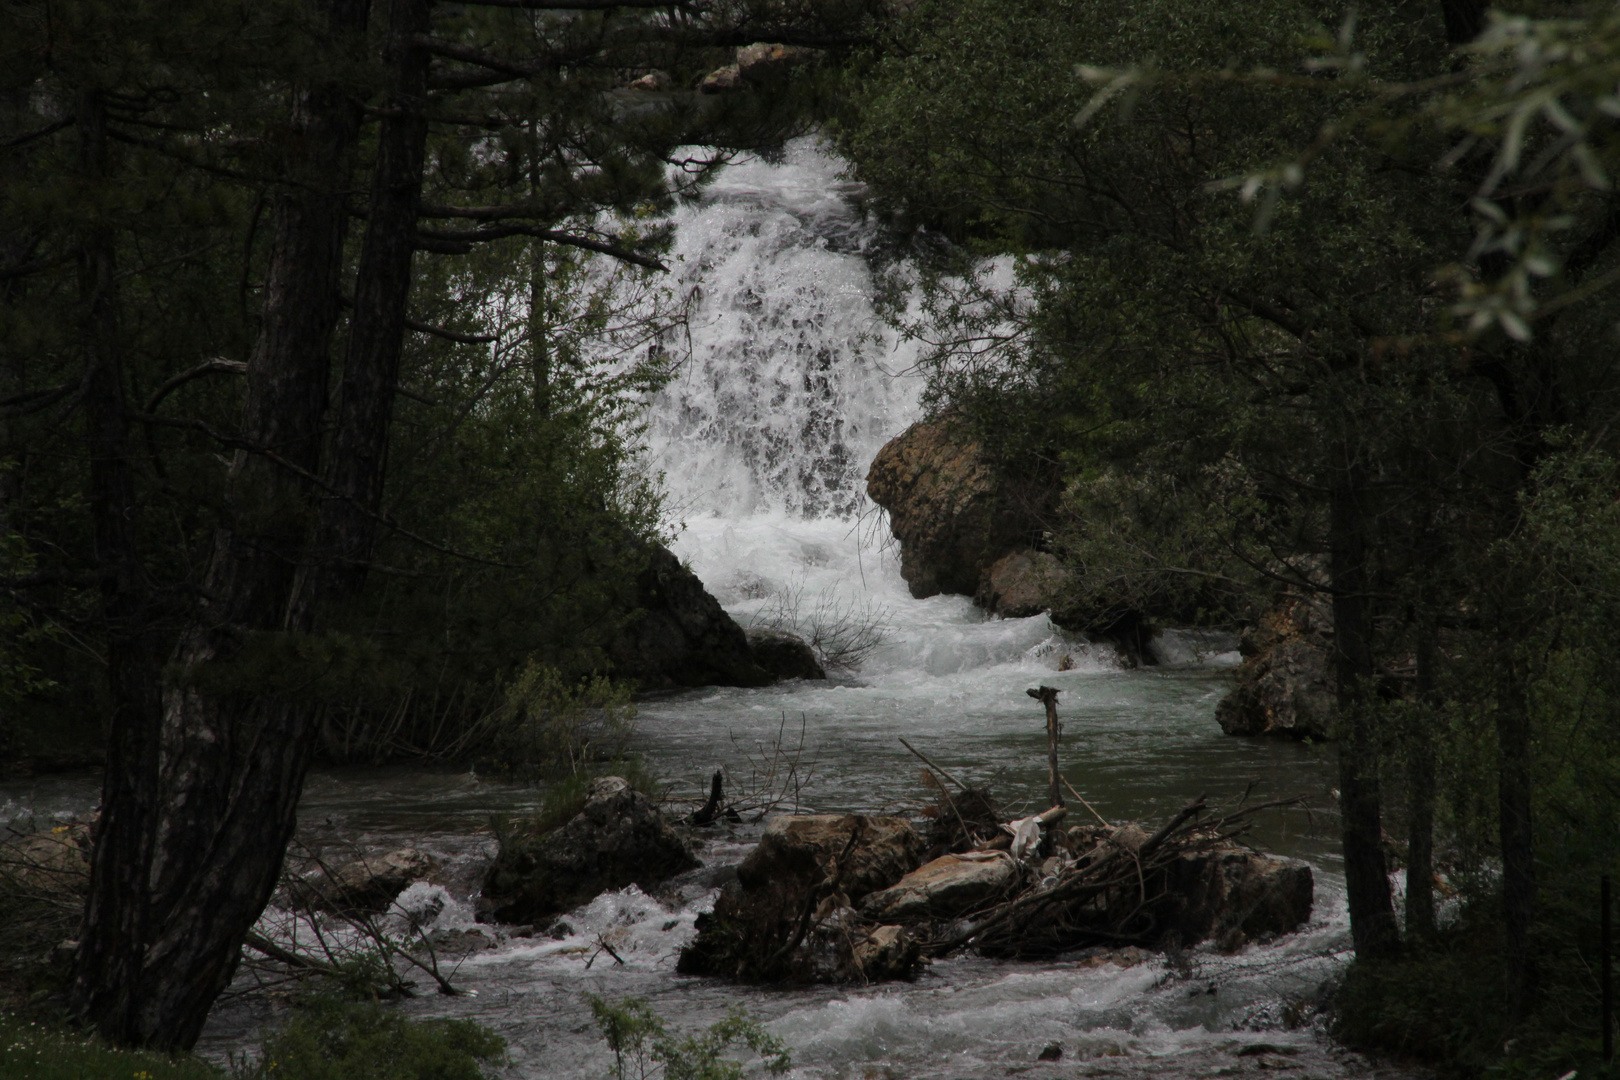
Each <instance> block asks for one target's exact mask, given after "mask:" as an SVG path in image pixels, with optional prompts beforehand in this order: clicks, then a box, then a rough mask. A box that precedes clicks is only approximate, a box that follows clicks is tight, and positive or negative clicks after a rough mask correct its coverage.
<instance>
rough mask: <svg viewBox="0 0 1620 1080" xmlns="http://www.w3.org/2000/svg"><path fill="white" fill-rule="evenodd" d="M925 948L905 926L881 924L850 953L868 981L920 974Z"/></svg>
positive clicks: (882, 980) (905, 977)
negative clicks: (918, 970)
mask: <svg viewBox="0 0 1620 1080" xmlns="http://www.w3.org/2000/svg"><path fill="white" fill-rule="evenodd" d="M921 955H922V949H921V947H920V946H919V945H918V943H917V940H916V939H915V938H913V937H912V936H911V934H910V933H909V932H907V930H906V929H905V927H902V926H879V927H877V928H876V929H875V930H871V931H869V932H868V933H867V934H866V936H865V938H864V939H863V940H861V941H860V943H859V944H857V945H856V946H855V947H854V948H853V949H852V950H851V952H850V958H851V961H852V963H853V964H854V966H855V968H856V970H858V971H859V972H860V974H861V976H862V978H864V979H865V981H867V982H886V981H888V980H890V979H909V978H911V977H912V975H914V974H915V973H916V970H917V966H918V962H919V959H920V957H921Z"/></svg>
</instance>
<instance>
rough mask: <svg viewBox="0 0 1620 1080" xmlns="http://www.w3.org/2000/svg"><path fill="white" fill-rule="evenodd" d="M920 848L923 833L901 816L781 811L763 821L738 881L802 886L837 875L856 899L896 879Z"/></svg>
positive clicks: (845, 890) (913, 862) (739, 869)
mask: <svg viewBox="0 0 1620 1080" xmlns="http://www.w3.org/2000/svg"><path fill="white" fill-rule="evenodd" d="M922 852H923V841H922V837H920V836H918V835H917V832H916V830H915V829H913V828H912V827H911V822H909V821H907V820H906V819H905V818H902V817H867V816H866V815H864V814H792V815H788V814H784V815H781V816H779V817H774V818H772V819H771V820H770V821H768V822H766V824H765V833H764V835H763V836H761V837H760V840H759V846H758V847H756V848H754V850H753V851H751V852H749V853H748V857H747V858H745V859H743V861H742V863H741V864H740V865H739V866H738V867H737V880H738V881H739V882H741V883H742V886H743V888H744V889H757V888H760V887H762V886H764V885H767V884H770V883H775V882H784V881H792V882H794V883H796V884H798V886H799V887H800V888H801V889H803V888H809V887H813V886H815V885H816V884H818V883H819V882H821V881H822V879H824V878H836V880H837V883H838V887H839V890H840V891H841V892H842V893H843V894H844V895H846V896H848V897H849V898H850V900H851V901H858V900H860V899H861V898H862V897H863V896H865V895H867V894H868V893H873V892H877V891H878V890H879V889H886V888H888V887H889V886H890V885H893V884H894V883H895V882H897V881H899V880H900V879H901V878H902V877H904V876H905V875H906V874H907V873H908V872H910V870H911V869H912V868H913V867H914V866H916V865H917V863H918V861H919V860H920V859H921V858H922Z"/></svg>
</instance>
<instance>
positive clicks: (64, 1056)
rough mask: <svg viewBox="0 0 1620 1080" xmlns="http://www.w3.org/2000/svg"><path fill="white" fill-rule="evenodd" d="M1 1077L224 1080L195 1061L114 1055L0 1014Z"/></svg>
mask: <svg viewBox="0 0 1620 1080" xmlns="http://www.w3.org/2000/svg"><path fill="white" fill-rule="evenodd" d="M0 1076H3V1077H5V1078H6V1080H224V1076H225V1074H224V1073H222V1072H221V1071H220V1070H219V1069H217V1068H215V1067H214V1066H212V1065H210V1064H209V1063H207V1062H206V1061H203V1060H201V1059H199V1058H193V1057H180V1058H170V1057H168V1056H166V1055H164V1054H155V1053H149V1052H142V1051H135V1050H114V1049H111V1048H110V1047H107V1046H104V1045H102V1044H101V1043H100V1042H97V1041H96V1040H95V1039H92V1038H87V1037H85V1036H83V1035H77V1034H72V1033H69V1032H65V1031H61V1030H58V1029H54V1028H49V1027H46V1026H44V1025H42V1024H38V1023H35V1022H33V1021H29V1020H24V1019H22V1018H20V1017H17V1016H14V1015H11V1014H0Z"/></svg>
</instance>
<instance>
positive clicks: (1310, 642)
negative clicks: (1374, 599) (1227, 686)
mask: <svg viewBox="0 0 1620 1080" xmlns="http://www.w3.org/2000/svg"><path fill="white" fill-rule="evenodd" d="M1239 648H1240V649H1241V651H1242V652H1243V655H1244V661H1243V663H1242V665H1241V666H1240V667H1239V668H1238V673H1237V684H1236V685H1235V686H1233V688H1232V690H1231V691H1230V692H1229V693H1228V694H1227V695H1226V697H1224V698H1222V699H1221V702H1220V704H1219V705H1217V706H1216V707H1215V719H1216V720H1217V721H1218V722H1219V723H1220V725H1221V730H1222V731H1224V732H1226V733H1227V734H1228V735H1288V736H1291V737H1293V738H1296V739H1302V738H1307V737H1308V738H1312V739H1327V738H1331V737H1332V732H1333V722H1334V715H1335V706H1334V688H1333V679H1332V676H1331V674H1330V659H1331V655H1332V649H1333V615H1332V609H1331V608H1330V607H1329V606H1328V604H1327V601H1326V600H1325V599H1324V598H1322V597H1318V596H1313V597H1298V596H1289V597H1285V598H1284V600H1283V601H1282V603H1280V604H1279V605H1278V606H1277V607H1276V608H1274V609H1273V610H1272V611H1270V612H1267V613H1266V615H1265V616H1264V617H1263V618H1262V619H1261V621H1260V625H1259V627H1258V628H1256V630H1254V631H1253V632H1251V633H1249V634H1245V635H1244V637H1243V640H1242V642H1241V643H1240V646H1239Z"/></svg>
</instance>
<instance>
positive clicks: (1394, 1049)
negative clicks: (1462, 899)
mask: <svg viewBox="0 0 1620 1080" xmlns="http://www.w3.org/2000/svg"><path fill="white" fill-rule="evenodd" d="M1591 914H1592V917H1591V919H1590V922H1591V923H1592V925H1590V926H1588V925H1587V921H1588V920H1587V918H1586V917H1585V914H1584V912H1583V911H1582V910H1581V909H1580V908H1577V907H1574V906H1569V907H1560V906H1557V905H1553V904H1548V905H1544V907H1543V912H1542V918H1541V919H1540V920H1539V921H1538V923H1537V925H1536V928H1535V934H1534V936H1533V945H1534V954H1535V956H1536V958H1537V968H1538V972H1539V982H1538V989H1537V992H1536V994H1535V996H1534V999H1533V1001H1532V1002H1531V1005H1530V1008H1529V1012H1528V1014H1527V1015H1526V1016H1525V1017H1523V1018H1522V1019H1521V1020H1520V1021H1519V1022H1518V1023H1517V1024H1516V1025H1515V1024H1514V1023H1513V1021H1512V1017H1511V1016H1510V1010H1509V1006H1508V992H1507V982H1506V978H1505V976H1504V965H1503V961H1502V957H1503V950H1504V944H1503V935H1502V930H1501V925H1502V920H1501V915H1500V912H1499V911H1498V910H1497V909H1496V904H1495V903H1494V902H1492V901H1491V900H1484V899H1482V900H1478V901H1475V902H1474V903H1471V904H1469V905H1467V906H1466V907H1465V908H1464V909H1463V910H1462V912H1461V914H1460V915H1459V917H1458V918H1457V920H1456V921H1455V922H1453V923H1452V924H1451V925H1449V926H1448V927H1446V928H1445V929H1444V930H1442V931H1440V932H1439V933H1438V934H1437V935H1436V936H1435V937H1434V938H1433V939H1432V940H1430V941H1427V942H1408V943H1407V947H1406V950H1405V952H1404V954H1403V955H1402V956H1400V957H1398V958H1395V959H1392V960H1386V961H1381V962H1368V961H1362V960H1358V961H1356V962H1355V963H1354V964H1352V965H1351V967H1350V969H1349V971H1348V972H1347V974H1346V976H1345V980H1344V983H1343V985H1342V986H1341V988H1340V990H1339V993H1338V996H1337V1002H1336V1006H1337V1008H1336V1012H1337V1020H1336V1022H1335V1025H1334V1029H1333V1034H1334V1036H1335V1037H1336V1038H1338V1039H1339V1040H1340V1041H1342V1042H1344V1043H1345V1044H1347V1045H1349V1046H1351V1047H1353V1048H1355V1049H1358V1050H1369V1051H1377V1052H1381V1053H1385V1054H1394V1055H1398V1056H1400V1057H1405V1058H1415V1059H1418V1060H1421V1061H1424V1062H1427V1063H1429V1064H1431V1065H1433V1066H1434V1067H1435V1068H1436V1069H1437V1071H1438V1072H1439V1073H1440V1074H1441V1075H1443V1076H1447V1077H1457V1078H1475V1077H1480V1078H1484V1080H1543V1078H1545V1080H1554V1078H1557V1077H1563V1076H1566V1075H1569V1074H1572V1073H1573V1074H1574V1075H1575V1076H1577V1077H1579V1080H1620V1064H1610V1065H1609V1066H1607V1067H1605V1066H1604V1065H1603V1064H1602V1062H1601V1060H1600V1057H1601V1046H1600V1040H1601V1033H1600V1030H1599V1027H1598V1018H1599V1015H1600V1012H1601V1005H1600V997H1599V988H1598V981H1597V977H1596V976H1597V969H1598V957H1597V952H1598V950H1597V940H1598V935H1597V927H1596V925H1595V924H1596V918H1595V912H1592V913H1591Z"/></svg>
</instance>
